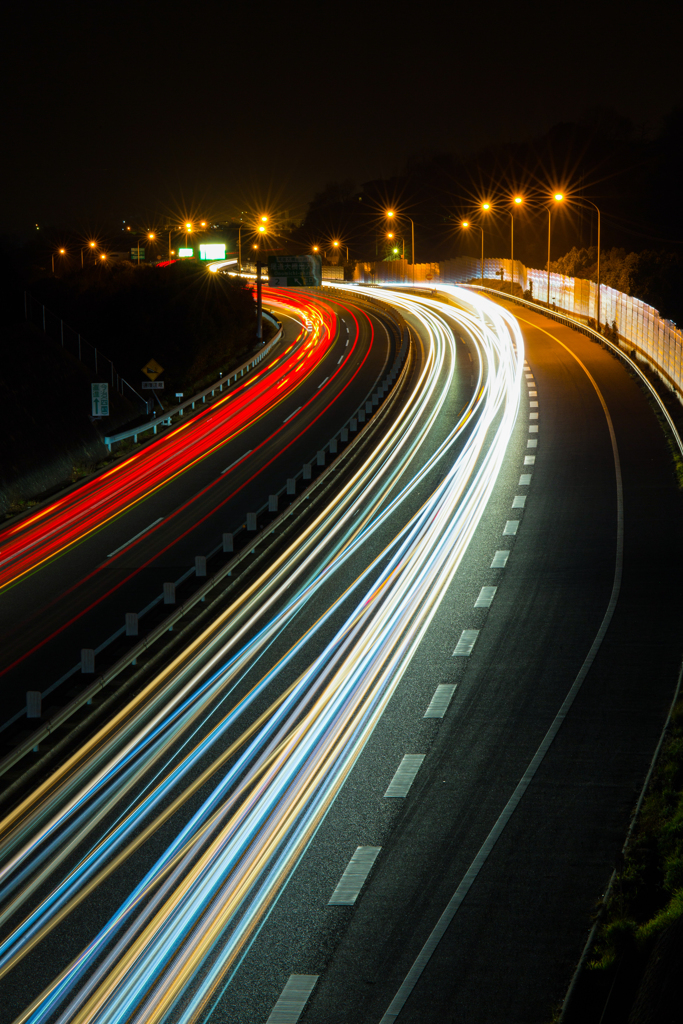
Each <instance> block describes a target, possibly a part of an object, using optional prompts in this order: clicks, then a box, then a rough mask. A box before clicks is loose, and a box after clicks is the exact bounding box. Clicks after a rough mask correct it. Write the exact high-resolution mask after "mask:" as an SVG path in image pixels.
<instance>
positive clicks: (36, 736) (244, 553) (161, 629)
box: [0, 303, 410, 776]
mask: <svg viewBox="0 0 683 1024" xmlns="http://www.w3.org/2000/svg"><path fill="white" fill-rule="evenodd" d="M378 305H381V303H378ZM392 312H394V311H392ZM397 327H398V328H399V330H400V336H401V342H400V346H399V348H398V351H397V353H396V356H395V358H394V361H393V363H392V366H391V369H390V370H388V371H387V373H386V374H385V376H384V377H383V379H382V381H381V383H380V384H379V386H377V387H374V388H373V389H371V390H370V391H369V392H368V393H367V395H366V397H365V399H364V400H363V401H362V402H361V404H360V406H359V408H358V410H357V412H356V413H355V414H354V415H353V416H352V417H350V419H349V421H348V422H347V424H346V425H345V426H343V427H342V428H341V429H340V430H339V431H337V433H336V434H335V435H334V437H333V438H331V439H330V441H328V443H327V444H326V445H324V446H323V448H322V449H319V450H318V451H317V452H316V457H315V460H314V459H311V460H310V462H309V463H304V466H303V467H302V469H301V470H300V472H299V473H297V474H296V476H295V477H294V478H293V479H294V480H297V479H299V477H300V476H303V477H304V478H306V469H307V468H308V470H309V472H310V468H311V466H312V465H313V463H314V461H315V462H317V463H318V464H320V461H319V460H320V454H321V453H323V454H324V453H325V452H326V451H327V449H329V450H330V454H333V455H339V459H337V460H335V461H334V462H332V463H330V464H329V465H328V466H327V469H326V470H325V471H324V472H323V473H321V474H320V475H318V476H317V477H316V478H315V480H312V482H311V484H310V486H308V487H307V488H306V489H305V490H304V491H303V492H302V493H301V494H300V495H299V497H298V498H296V500H295V501H294V502H292V504H291V505H289V506H288V507H287V508H286V509H285V510H284V511H283V512H282V513H281V514H280V515H279V516H278V517H277V518H276V519H275V520H273V521H272V522H270V523H269V524H268V527H269V529H268V530H261V531H259V532H257V533H255V535H254V539H253V543H249V544H247V545H245V547H244V548H243V549H242V550H241V551H240V552H239V553H238V554H237V555H236V556H235V557H234V558H232V559H230V561H229V562H228V563H227V564H226V565H224V566H223V568H222V569H220V570H219V571H218V572H217V573H216V574H215V575H214V576H212V577H211V578H210V579H208V580H207V582H206V583H205V584H204V585H203V586H201V587H199V588H198V589H197V590H196V591H195V592H194V594H192V596H191V597H189V598H188V599H187V600H186V601H184V602H183V603H182V604H180V605H177V606H176V608H175V610H174V611H173V613H172V614H171V615H169V616H167V617H166V618H165V619H164V620H163V621H162V622H161V623H159V624H158V625H157V626H156V627H154V629H152V630H151V631H150V632H149V633H148V634H147V635H146V636H145V637H144V638H143V639H142V640H141V641H139V643H137V644H136V645H135V646H134V647H133V648H131V650H129V651H127V652H126V654H125V655H123V657H121V658H120V659H119V660H118V661H117V662H116V663H115V664H114V665H112V666H111V667H110V668H109V669H108V670H107V671H106V672H104V673H103V674H102V675H101V676H99V677H98V678H97V679H96V680H95V681H94V682H93V683H92V684H91V685H90V686H89V687H87V689H85V690H83V691H82V692H81V693H80V694H79V695H78V696H77V697H75V698H73V700H71V701H70V702H69V703H68V704H67V705H65V707H63V708H60V709H59V710H58V711H56V712H55V714H54V715H53V716H51V717H50V719H49V720H48V721H46V722H45V723H44V724H43V725H42V726H41V727H40V728H39V729H37V730H36V731H35V732H33V733H31V734H30V735H29V736H28V737H26V738H25V739H24V740H23V741H22V742H21V743H20V744H19V745H18V746H17V747H15V748H14V749H13V750H11V751H10V752H9V753H8V754H7V755H6V756H5V757H4V758H2V759H1V760H0V776H1V775H4V774H5V773H6V772H7V771H9V770H10V769H11V768H12V767H14V765H15V764H17V762H18V761H20V760H21V759H22V758H23V757H25V756H26V755H27V754H29V753H31V752H35V751H37V750H38V747H39V744H40V743H41V742H43V741H44V740H45V739H47V738H48V737H49V736H50V735H51V734H52V733H54V732H55V731H56V730H57V729H58V728H59V727H60V726H61V725H63V724H64V722H66V721H67V720H68V719H69V718H71V717H72V716H73V715H74V714H75V713H76V712H77V711H79V710H80V709H81V708H82V707H83V706H84V705H86V704H89V703H91V702H92V699H93V697H95V696H96V695H98V694H99V693H100V692H101V691H102V690H103V689H104V688H105V687H106V686H107V685H108V684H109V683H111V682H112V681H113V680H114V679H115V678H116V677H117V676H118V675H120V674H121V673H122V672H123V671H124V670H125V669H126V668H128V667H129V666H130V665H131V664H135V662H136V661H137V659H138V658H140V657H141V656H142V655H143V654H144V653H145V652H146V651H147V650H148V649H149V648H150V647H151V646H152V645H153V644H154V643H156V642H157V640H159V639H160V638H161V637H162V636H165V635H167V634H168V632H169V631H173V629H174V627H175V625H176V624H177V623H178V622H179V621H180V619H181V618H182V617H183V616H184V615H186V614H187V613H188V612H189V611H190V610H191V609H192V608H194V607H195V606H196V605H197V604H199V603H201V602H204V601H205V600H206V597H207V595H208V594H209V593H210V592H211V590H212V589H213V588H214V587H216V586H217V585H218V584H219V583H221V582H223V580H225V579H227V577H229V576H231V575H232V573H233V572H234V571H235V569H237V568H238V567H239V565H240V563H241V562H242V561H243V560H244V559H245V558H247V557H249V555H251V554H253V553H254V552H255V549H256V548H257V547H258V546H259V545H260V544H262V543H263V540H264V539H265V538H267V537H269V536H270V534H271V533H272V532H274V531H276V530H277V529H278V528H279V527H280V526H281V525H282V524H283V523H284V522H286V520H287V519H289V518H290V517H291V516H292V515H294V514H295V512H296V511H297V510H298V509H300V508H301V507H302V506H305V504H306V503H307V502H308V501H309V500H310V497H311V494H312V492H313V490H316V489H318V488H319V487H320V486H321V484H324V483H325V482H326V480H327V478H328V476H329V474H330V473H331V472H332V471H333V470H336V469H337V468H338V467H339V462H340V460H344V459H346V458H348V456H349V453H350V452H352V451H353V450H354V448H355V446H356V444H357V443H360V441H361V439H362V438H364V437H365V436H366V434H365V430H364V429H363V428H362V427H361V429H360V430H359V425H362V424H364V423H366V422H368V420H370V422H373V420H372V414H373V412H374V411H375V410H378V409H379V407H380V404H381V403H382V400H383V398H384V397H386V395H387V394H389V392H391V391H392V390H393V388H394V385H395V384H396V382H397V381H398V379H399V376H400V375H402V373H403V372H404V371H405V368H406V363H407V358H408V354H409V351H410V333H409V330H408V328H407V327H406V326H405V325H404V324H403V325H402V322H401V321H399V322H398V323H397ZM274 340H275V339H273V342H274ZM374 422H376V421H374ZM352 433H356V435H357V436H356V437H355V438H354V439H353V441H351V443H350V444H349V445H348V446H347V447H346V448H345V449H344V450H343V451H342V452H338V443H339V441H340V440H341V441H344V440H348V438H349V434H352ZM325 461H326V460H325V458H323V460H322V464H323V465H324V464H325ZM287 490H288V485H285V487H282V488H281V489H280V490H279V491H277V492H276V495H273V496H271V497H276V496H277V498H278V499H279V497H280V496H281V495H283V494H286V493H287ZM270 502H271V498H269V501H268V502H266V503H265V504H264V505H262V506H261V508H260V509H259V510H258V511H257V512H256V513H254V515H255V517H256V518H258V516H259V515H261V514H263V513H264V512H266V511H270V510H271V507H270ZM240 530H245V531H246V524H242V525H241V527H240ZM240 530H238V531H236V532H237V533H239V532H240ZM233 537H234V534H233ZM222 548H223V542H221V544H219V545H218V546H217V547H216V548H214V549H213V550H212V551H211V552H209V554H208V555H207V556H206V560H208V559H209V558H211V557H213V556H214V555H216V554H217V553H218V552H219V551H220V550H221V549H222ZM193 572H195V573H196V569H190V570H188V571H187V572H186V573H184V574H183V576H182V577H181V580H184V579H187V578H188V577H189V576H191V575H192V573H193ZM178 582H179V581H178ZM163 599H164V595H163V593H162V594H160V595H159V596H158V597H157V598H156V599H155V600H154V601H152V602H151V603H150V604H149V605H148V606H147V608H146V609H145V610H146V611H149V610H151V609H152V608H153V607H155V606H156V605H157V604H160V603H161V601H163ZM124 631H125V626H124V627H121V629H119V630H117V631H116V633H114V634H113V635H112V637H110V639H109V641H108V642H111V641H113V640H114V639H116V638H118V637H119V636H121V635H122V634H123V632H124ZM108 642H105V644H102V645H100V647H99V648H98V650H99V651H101V650H103V649H104V648H105V647H106V646H107V643H108ZM79 668H80V666H78V665H77V666H75V668H74V669H73V670H71V671H70V672H68V673H67V674H66V675H65V676H64V677H62V679H63V681H66V679H67V678H69V677H70V676H71V675H73V674H75V673H76V672H78V670H79ZM55 685H56V684H55ZM54 688H55V686H54V685H53V686H52V687H50V688H49V691H45V694H44V695H47V692H51V691H52V690H54ZM24 713H25V712H21V713H20V714H19V715H17V716H15V718H14V719H11V720H10V722H8V723H7V724H11V722H13V721H17V720H19V719H20V718H23V716H24Z"/></svg>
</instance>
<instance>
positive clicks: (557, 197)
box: [546, 192, 564, 308]
mask: <svg viewBox="0 0 683 1024" xmlns="http://www.w3.org/2000/svg"><path fill="white" fill-rule="evenodd" d="M553 199H554V200H555V202H556V203H561V202H562V200H563V199H564V196H563V195H562V193H561V192H556V193H555V195H554V196H553ZM552 208H553V207H552V203H551V204H550V206H549V207H548V294H547V296H546V305H547V306H548V308H550V212H551V210H552Z"/></svg>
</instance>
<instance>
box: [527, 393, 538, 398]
mask: <svg viewBox="0 0 683 1024" xmlns="http://www.w3.org/2000/svg"><path fill="white" fill-rule="evenodd" d="M529 398H538V391H530V392H529Z"/></svg>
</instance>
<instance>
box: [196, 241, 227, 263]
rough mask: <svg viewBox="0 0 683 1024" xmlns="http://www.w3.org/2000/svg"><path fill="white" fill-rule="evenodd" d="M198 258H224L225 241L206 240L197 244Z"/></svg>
mask: <svg viewBox="0 0 683 1024" xmlns="http://www.w3.org/2000/svg"><path fill="white" fill-rule="evenodd" d="M199 258H200V260H224V259H225V242H210V243H208V242H206V243H202V244H201V245H200V246H199Z"/></svg>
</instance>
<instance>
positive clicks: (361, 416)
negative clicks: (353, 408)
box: [351, 409, 365, 423]
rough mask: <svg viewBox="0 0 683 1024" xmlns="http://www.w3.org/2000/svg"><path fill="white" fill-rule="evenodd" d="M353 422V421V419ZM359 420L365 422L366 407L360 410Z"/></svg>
mask: <svg viewBox="0 0 683 1024" xmlns="http://www.w3.org/2000/svg"><path fill="white" fill-rule="evenodd" d="M351 422H352V423H353V420H352V421H351ZM358 422H359V423H365V409H359V410H358Z"/></svg>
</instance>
